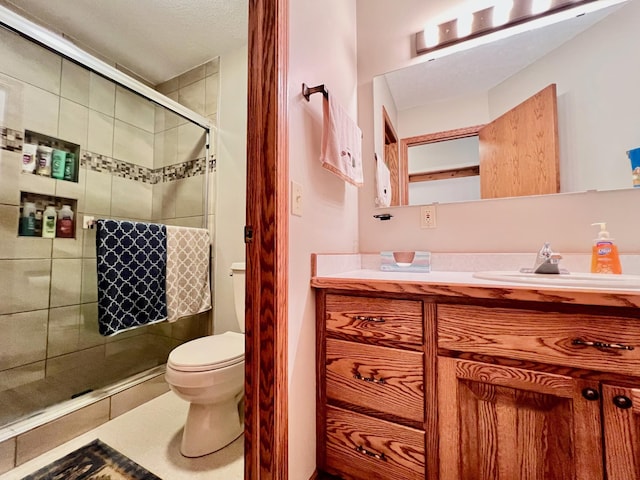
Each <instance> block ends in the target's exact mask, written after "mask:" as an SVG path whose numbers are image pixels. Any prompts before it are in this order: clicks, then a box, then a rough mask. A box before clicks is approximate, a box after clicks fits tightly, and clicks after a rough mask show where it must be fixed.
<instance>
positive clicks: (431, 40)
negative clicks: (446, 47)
mask: <svg viewBox="0 0 640 480" xmlns="http://www.w3.org/2000/svg"><path fill="white" fill-rule="evenodd" d="M439 42H440V29H439V28H438V26H437V25H433V24H432V25H427V26H426V27H424V44H425V46H426V47H427V48H432V47H435V46H436V45H438V43H439Z"/></svg>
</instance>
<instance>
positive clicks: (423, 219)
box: [420, 205, 436, 228]
mask: <svg viewBox="0 0 640 480" xmlns="http://www.w3.org/2000/svg"><path fill="white" fill-rule="evenodd" d="M420 227H421V228H436V206H435V205H423V206H422V207H420Z"/></svg>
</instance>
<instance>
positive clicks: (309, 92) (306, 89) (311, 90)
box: [302, 83, 329, 102]
mask: <svg viewBox="0 0 640 480" xmlns="http://www.w3.org/2000/svg"><path fill="white" fill-rule="evenodd" d="M320 92H322V96H323V97H324V98H329V92H328V91H327V89H326V88H324V84H322V85H317V86H315V87H311V88H309V87H308V86H307V84H306V83H303V84H302V96H303V97H304V98H306V99H307V102H308V101H309V97H310V96H311V95H313V94H314V93H320Z"/></svg>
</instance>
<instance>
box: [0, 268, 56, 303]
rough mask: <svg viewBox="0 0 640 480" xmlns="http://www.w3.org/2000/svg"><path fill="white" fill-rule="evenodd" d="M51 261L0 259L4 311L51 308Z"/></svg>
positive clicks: (1, 299)
mask: <svg viewBox="0 0 640 480" xmlns="http://www.w3.org/2000/svg"><path fill="white" fill-rule="evenodd" d="M50 268H51V261H50V260H0V272H2V275H0V314H5V313H15V312H28V311H31V310H42V309H45V308H48V307H49V283H50V280H51V273H50Z"/></svg>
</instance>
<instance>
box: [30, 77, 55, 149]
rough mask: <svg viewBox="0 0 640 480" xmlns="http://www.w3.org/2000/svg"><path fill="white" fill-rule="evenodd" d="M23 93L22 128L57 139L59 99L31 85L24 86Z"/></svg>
mask: <svg viewBox="0 0 640 480" xmlns="http://www.w3.org/2000/svg"><path fill="white" fill-rule="evenodd" d="M23 92H24V93H23V95H24V97H23V98H24V117H23V118H24V128H25V129H26V130H31V131H34V132H38V133H44V134H45V135H50V136H52V137H57V136H58V111H59V109H60V97H58V96H57V95H54V94H53V93H51V92H48V91H46V90H43V89H41V88H37V87H33V86H31V85H25V87H24V90H23Z"/></svg>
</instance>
